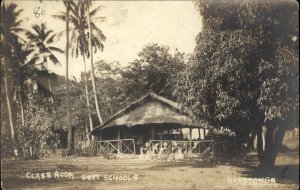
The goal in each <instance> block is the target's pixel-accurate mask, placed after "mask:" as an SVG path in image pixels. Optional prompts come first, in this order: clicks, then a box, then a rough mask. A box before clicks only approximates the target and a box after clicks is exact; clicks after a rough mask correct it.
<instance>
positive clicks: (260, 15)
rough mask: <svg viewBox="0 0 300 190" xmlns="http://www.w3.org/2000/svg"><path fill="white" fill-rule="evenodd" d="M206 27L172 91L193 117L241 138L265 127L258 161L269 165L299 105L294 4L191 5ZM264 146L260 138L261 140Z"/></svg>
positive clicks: (294, 121)
mask: <svg viewBox="0 0 300 190" xmlns="http://www.w3.org/2000/svg"><path fill="white" fill-rule="evenodd" d="M196 6H197V7H198V9H199V11H200V14H201V15H202V16H203V23H204V28H203V31H202V32H201V33H199V35H198V37H197V39H196V48H195V51H194V54H193V55H192V56H191V58H190V60H189V67H188V69H187V70H186V71H185V72H183V74H182V77H181V80H178V84H177V89H176V91H175V94H176V95H177V96H178V97H179V99H180V101H181V102H182V103H183V104H184V105H185V106H186V107H187V108H188V111H189V112H190V114H191V115H193V116H194V117H195V118H196V119H198V120H201V121H202V120H204V121H206V122H209V123H210V124H212V125H213V126H214V127H226V128H229V129H231V130H233V131H234V132H235V133H236V135H237V136H238V137H239V140H240V141H244V142H247V141H248V140H249V135H250V134H251V133H252V136H253V135H258V139H260V140H261V130H262V129H261V128H262V126H264V125H265V126H267V136H266V147H265V151H263V149H262V148H261V149H260V151H259V153H260V154H259V155H260V160H261V163H262V164H263V165H271V166H272V165H274V162H275V158H276V155H277V152H278V147H279V146H280V144H281V142H282V138H283V136H284V133H285V130H286V129H287V128H291V127H296V125H297V119H298V118H297V117H296V115H297V112H298V110H299V101H298V94H299V87H298V77H299V73H298V72H299V71H298V69H299V64H298V61H299V60H298V51H299V49H298V36H297V35H298V27H297V26H298V24H297V18H298V17H297V13H298V12H297V8H296V7H297V6H295V4H294V3H291V2H289V1H286V2H278V3H277V2H276V3H271V2H267V1H262V2H259V1H254V0H247V1H243V2H240V1H221V2H219V1H206V0H200V1H198V2H197V3H196ZM259 146H260V147H262V141H259Z"/></svg>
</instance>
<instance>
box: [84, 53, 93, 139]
mask: <svg viewBox="0 0 300 190" xmlns="http://www.w3.org/2000/svg"><path fill="white" fill-rule="evenodd" d="M82 57H83V64H84V79H83V80H84V89H85V96H86V107H87V110H88V111H87V112H88V117H89V123H90V131H92V130H93V120H92V116H91V110H90V100H89V91H88V87H87V81H88V79H87V72H86V62H85V56H84V55H83V56H82ZM88 137H89V135H88ZM92 138H93V136H92Z"/></svg>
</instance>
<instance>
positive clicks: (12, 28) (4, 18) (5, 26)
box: [1, 3, 23, 153]
mask: <svg viewBox="0 0 300 190" xmlns="http://www.w3.org/2000/svg"><path fill="white" fill-rule="evenodd" d="M22 11H23V10H22V9H20V10H17V5H16V4H14V3H10V4H8V5H6V4H5V3H2V5H1V52H2V53H1V59H3V68H4V86H5V92H6V101H7V108H8V116H9V123H10V131H11V138H12V144H13V148H14V150H15V149H16V143H17V142H16V131H15V128H16V127H15V111H14V108H13V105H12V99H11V98H12V96H11V86H10V84H11V79H10V75H11V69H12V68H10V63H11V59H12V44H11V39H12V38H13V37H16V36H17V33H18V32H20V31H22V29H21V28H19V27H20V24H21V23H22V20H19V18H18V17H19V16H20V14H21V12H22ZM14 153H16V152H15V151H14Z"/></svg>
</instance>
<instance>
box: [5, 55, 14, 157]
mask: <svg viewBox="0 0 300 190" xmlns="http://www.w3.org/2000/svg"><path fill="white" fill-rule="evenodd" d="M3 67H4V88H5V94H6V101H7V109H8V117H9V124H10V133H11V139H12V144H13V152H14V153H16V152H15V149H16V134H15V132H16V128H15V123H14V115H13V114H14V112H13V110H12V102H11V96H10V80H9V74H8V72H9V71H8V59H7V58H6V57H5V56H4V63H3ZM15 156H17V155H15Z"/></svg>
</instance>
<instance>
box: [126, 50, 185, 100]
mask: <svg viewBox="0 0 300 190" xmlns="http://www.w3.org/2000/svg"><path fill="white" fill-rule="evenodd" d="M184 68H185V55H184V54H183V53H180V52H179V51H176V52H175V53H174V54H173V55H172V54H171V53H170V50H169V47H167V46H160V45H158V44H149V45H146V46H145V47H144V48H143V49H142V50H141V51H140V52H139V53H138V58H137V59H135V60H134V61H133V62H131V63H130V65H129V66H128V67H127V68H126V69H125V70H124V71H122V72H121V75H122V77H123V80H124V85H125V87H124V88H125V89H126V91H125V96H126V97H128V98H130V99H131V100H133V99H136V98H139V97H141V96H143V95H144V94H145V93H147V92H154V93H157V94H159V95H161V96H165V97H166V98H169V99H176V97H174V96H173V94H172V93H173V90H174V84H175V81H176V78H177V76H178V73H179V72H180V71H181V70H183V69H184Z"/></svg>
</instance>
